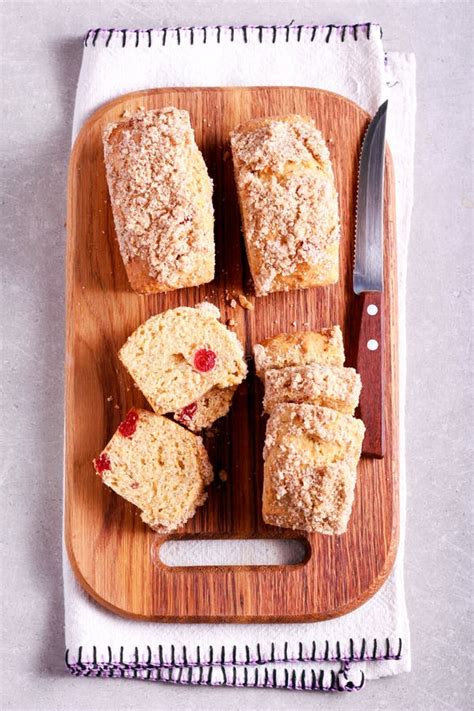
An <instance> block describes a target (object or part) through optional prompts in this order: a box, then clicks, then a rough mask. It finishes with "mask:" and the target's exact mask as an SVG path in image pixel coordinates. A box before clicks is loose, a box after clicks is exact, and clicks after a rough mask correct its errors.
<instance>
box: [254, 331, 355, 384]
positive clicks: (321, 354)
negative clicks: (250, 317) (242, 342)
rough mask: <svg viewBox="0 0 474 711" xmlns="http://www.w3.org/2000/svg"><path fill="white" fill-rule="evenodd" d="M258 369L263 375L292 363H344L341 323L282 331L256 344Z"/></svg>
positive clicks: (259, 374) (258, 372)
mask: <svg viewBox="0 0 474 711" xmlns="http://www.w3.org/2000/svg"><path fill="white" fill-rule="evenodd" d="M254 355H255V369H256V372H257V375H258V376H259V377H260V378H263V377H264V373H265V371H266V370H270V369H272V368H286V367H288V366H297V365H310V364H311V363H322V364H325V365H335V366H342V365H344V357H345V356H344V343H343V341H342V333H341V329H340V327H339V326H331V327H330V328H323V329H321V331H302V332H300V333H280V334H279V335H277V336H273V337H272V338H267V339H266V340H265V341H262V343H258V344H256V345H255V346H254Z"/></svg>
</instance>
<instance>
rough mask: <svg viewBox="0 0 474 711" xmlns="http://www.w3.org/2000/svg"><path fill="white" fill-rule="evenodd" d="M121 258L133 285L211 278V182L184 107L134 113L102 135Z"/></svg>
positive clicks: (150, 287) (173, 285)
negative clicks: (181, 108) (182, 108)
mask: <svg viewBox="0 0 474 711" xmlns="http://www.w3.org/2000/svg"><path fill="white" fill-rule="evenodd" d="M103 141H104V158H105V167H106V172H107V182H108V186H109V193H110V200H111V204H112V211H113V215H114V222H115V229H116V233H117V238H118V243H119V246H120V252H121V255H122V259H123V261H124V264H125V268H126V270H127V276H128V279H129V281H130V285H131V287H132V289H134V290H135V291H137V292H139V293H144V294H148V293H152V292H159V291H171V290H173V289H181V288H183V287H188V286H197V285H199V284H206V283H207V282H209V281H211V280H212V279H213V278H214V263H215V248H214V213H213V207H212V181H211V179H210V178H209V175H208V173H207V169H206V165H205V163H204V159H203V157H202V155H201V153H200V151H199V148H198V147H197V145H196V142H195V140H194V132H193V129H192V127H191V123H190V119H189V114H188V112H187V111H183V110H180V109H176V108H174V107H172V106H171V107H167V108H163V109H159V110H153V111H143V110H142V111H138V112H135V113H132V114H130V115H128V116H125V117H124V118H123V120H121V121H119V122H118V123H112V124H109V125H108V126H107V127H106V128H105V131H104V134H103Z"/></svg>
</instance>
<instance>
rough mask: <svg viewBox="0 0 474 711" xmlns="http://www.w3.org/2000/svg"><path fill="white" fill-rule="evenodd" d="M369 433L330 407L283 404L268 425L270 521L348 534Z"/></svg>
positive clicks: (266, 503) (266, 512)
mask: <svg viewBox="0 0 474 711" xmlns="http://www.w3.org/2000/svg"><path fill="white" fill-rule="evenodd" d="M364 432H365V428H364V425H363V423H362V421H361V420H357V419H355V418H353V417H350V416H348V415H343V414H341V413H339V412H336V411H334V410H332V409H330V408H325V407H319V406H317V405H308V404H301V405H295V404H285V405H278V406H277V407H276V408H275V409H274V410H273V412H272V414H271V415H270V418H269V420H268V424H267V433H266V439H265V447H264V487H263V509H262V513H263V519H264V521H265V522H266V523H268V524H271V525H274V526H282V527H285V528H292V529H301V530H305V531H311V532H319V533H325V534H341V533H344V531H345V530H346V528H347V523H348V520H349V517H350V513H351V508H352V502H353V498H354V487H355V482H356V478H357V464H358V461H359V458H360V452H361V447H362V440H363V437H364Z"/></svg>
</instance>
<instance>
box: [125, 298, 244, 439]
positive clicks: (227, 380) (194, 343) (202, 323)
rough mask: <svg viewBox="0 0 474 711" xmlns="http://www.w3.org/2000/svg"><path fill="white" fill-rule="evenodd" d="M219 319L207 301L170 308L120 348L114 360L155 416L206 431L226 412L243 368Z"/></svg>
mask: <svg viewBox="0 0 474 711" xmlns="http://www.w3.org/2000/svg"><path fill="white" fill-rule="evenodd" d="M219 318H220V312H219V309H218V308H217V307H216V306H214V305H213V304H209V303H207V302H204V303H202V304H198V306H196V307H195V308H192V307H188V306H180V307H178V308H176V309H170V310H169V311H165V312H163V313H161V314H158V315H157V316H152V317H151V318H149V319H148V321H146V322H145V323H144V324H142V325H141V326H139V327H138V328H137V330H136V331H135V332H134V333H132V335H131V336H130V338H129V339H128V340H127V342H126V343H125V345H124V346H123V347H122V348H121V349H120V352H119V358H120V360H121V361H122V363H123V364H124V366H125V367H126V368H127V370H128V371H129V373H130V375H131V376H132V378H133V379H134V380H135V382H136V384H137V385H138V387H139V388H140V390H141V391H142V392H143V394H144V395H145V397H146V398H147V400H148V402H149V403H150V405H151V406H152V407H153V409H154V411H155V412H156V413H158V414H165V413H177V415H176V416H177V419H178V420H179V421H180V422H182V423H183V424H186V425H187V426H193V421H194V418H197V419H196V423H197V426H203V425H204V426H209V425H210V424H212V422H211V420H212V418H213V417H214V418H217V417H222V415H224V414H225V413H226V412H227V410H228V409H229V407H230V402H231V399H232V394H233V391H234V389H235V387H236V386H237V385H238V384H239V383H240V382H242V380H243V379H244V378H245V376H246V374H247V365H246V363H245V360H244V352H243V348H242V345H241V343H240V341H239V340H238V338H237V336H236V334H235V333H233V332H232V331H230V330H229V329H228V328H226V327H225V326H224V324H222V323H221V322H220V321H219ZM229 389H230V390H229ZM223 390H227V392H222V391H223ZM199 422H200V423H201V424H200V425H199Z"/></svg>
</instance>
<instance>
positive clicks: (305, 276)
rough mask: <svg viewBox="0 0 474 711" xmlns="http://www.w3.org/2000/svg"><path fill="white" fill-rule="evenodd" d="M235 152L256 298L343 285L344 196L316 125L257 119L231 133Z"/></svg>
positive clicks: (300, 119) (297, 119) (297, 120)
mask: <svg viewBox="0 0 474 711" xmlns="http://www.w3.org/2000/svg"><path fill="white" fill-rule="evenodd" d="M231 147H232V156H233V161H234V170H235V178H236V183H237V189H238V195H239V202H240V208H241V214H242V223H243V229H244V237H245V244H246V249H247V255H248V260H249V265H250V270H251V272H252V276H253V279H254V284H255V291H256V294H257V295H259V296H261V295H264V294H268V293H270V292H272V291H288V290H289V289H298V288H307V287H310V286H322V285H326V284H333V283H335V282H337V280H338V278H339V216H338V205H337V193H336V189H335V184H334V175H333V170H332V166H331V161H330V158H329V151H328V149H327V146H326V144H325V142H324V140H323V138H322V136H321V133H320V132H319V131H318V130H317V128H316V127H315V124H314V121H313V120H312V119H310V118H308V117H304V116H298V115H288V116H281V117H268V118H263V119H252V120H251V121H249V122H247V123H246V124H243V125H241V126H238V127H237V128H235V129H234V130H233V131H232V133H231Z"/></svg>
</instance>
